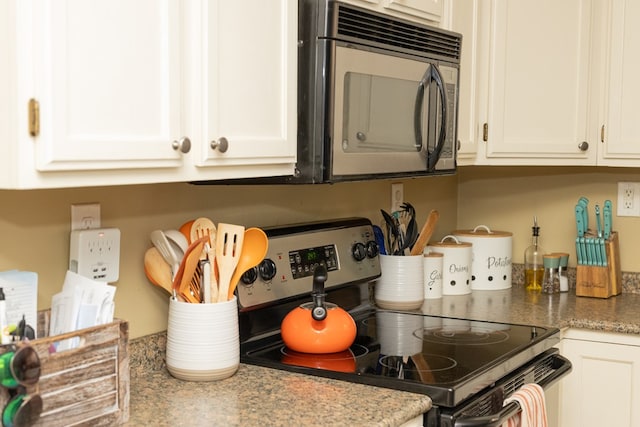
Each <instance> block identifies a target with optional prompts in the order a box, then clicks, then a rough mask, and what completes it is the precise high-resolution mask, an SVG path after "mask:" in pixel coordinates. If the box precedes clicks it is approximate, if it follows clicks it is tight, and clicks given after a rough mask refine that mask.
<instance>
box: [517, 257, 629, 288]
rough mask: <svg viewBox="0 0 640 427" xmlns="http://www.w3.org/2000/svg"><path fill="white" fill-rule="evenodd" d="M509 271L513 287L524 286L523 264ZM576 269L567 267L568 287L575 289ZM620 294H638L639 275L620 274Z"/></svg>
mask: <svg viewBox="0 0 640 427" xmlns="http://www.w3.org/2000/svg"><path fill="white" fill-rule="evenodd" d="M512 267H513V268H512V270H511V282H512V283H513V286H524V264H513V266H512ZM576 271H577V270H576V268H575V267H569V268H568V269H567V275H568V276H569V287H570V288H571V289H575V288H576ZM622 293H627V294H640V273H634V272H624V271H623V272H622Z"/></svg>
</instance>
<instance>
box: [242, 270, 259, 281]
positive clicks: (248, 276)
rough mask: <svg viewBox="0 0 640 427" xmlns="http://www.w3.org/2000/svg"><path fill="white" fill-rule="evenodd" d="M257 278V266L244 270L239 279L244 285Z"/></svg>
mask: <svg viewBox="0 0 640 427" xmlns="http://www.w3.org/2000/svg"><path fill="white" fill-rule="evenodd" d="M257 278H258V268H257V267H253V268H250V269H249V270H247V271H245V272H244V273H243V274H242V276H240V281H242V283H244V284H245V285H251V284H252V283H253V282H255V281H256V279H257Z"/></svg>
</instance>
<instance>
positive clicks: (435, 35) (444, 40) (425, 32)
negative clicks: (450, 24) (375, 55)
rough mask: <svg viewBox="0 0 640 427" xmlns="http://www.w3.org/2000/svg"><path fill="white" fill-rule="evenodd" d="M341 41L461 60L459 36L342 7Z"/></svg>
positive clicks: (340, 9)
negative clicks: (365, 43) (366, 43)
mask: <svg viewBox="0 0 640 427" xmlns="http://www.w3.org/2000/svg"><path fill="white" fill-rule="evenodd" d="M337 35H338V38H340V39H345V40H353V41H359V42H363V41H368V42H370V43H372V44H373V45H375V46H377V47H385V46H386V47H387V48H389V47H390V46H391V47H395V48H400V49H402V50H404V51H411V52H412V53H413V54H417V55H420V56H428V57H437V58H445V59H449V60H454V62H459V61H460V49H461V38H460V36H459V35H457V34H455V33H450V32H445V31H440V30H438V29H436V28H430V27H426V26H421V25H415V24H412V23H410V22H407V21H402V20H400V19H397V18H393V17H390V16H386V15H381V14H377V13H373V12H369V11H367V10H364V9H359V8H354V7H351V6H348V5H344V4H340V8H339V11H338V25H337Z"/></svg>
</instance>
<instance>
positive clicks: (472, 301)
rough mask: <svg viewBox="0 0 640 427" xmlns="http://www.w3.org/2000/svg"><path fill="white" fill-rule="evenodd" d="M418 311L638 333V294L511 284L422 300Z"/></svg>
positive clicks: (541, 324)
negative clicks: (593, 294)
mask: <svg viewBox="0 0 640 427" xmlns="http://www.w3.org/2000/svg"><path fill="white" fill-rule="evenodd" d="M422 312H423V313H425V314H431V315H435V316H446V317H458V318H464V319H469V320H489V321H494V322H503V323H517V324H527V325H535V326H555V327H557V328H568V327H571V328H582V329H590V330H595V331H600V332H618V333H626V334H640V294H627V293H622V294H620V295H617V296H614V297H610V298H607V299H600V298H588V297H577V296H576V294H575V290H574V289H571V290H570V291H569V292H564V293H559V294H553V295H547V294H540V293H529V292H526V291H525V290H524V288H523V286H516V285H514V286H513V287H512V288H511V289H506V290H501V291H473V292H472V293H471V294H469V295H458V296H448V295H447V296H443V297H442V298H440V299H434V300H425V302H424V304H423V305H422Z"/></svg>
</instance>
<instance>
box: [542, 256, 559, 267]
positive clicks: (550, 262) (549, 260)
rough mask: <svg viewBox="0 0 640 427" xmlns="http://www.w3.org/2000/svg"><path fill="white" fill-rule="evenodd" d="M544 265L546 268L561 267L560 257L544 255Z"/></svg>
mask: <svg viewBox="0 0 640 427" xmlns="http://www.w3.org/2000/svg"><path fill="white" fill-rule="evenodd" d="M542 263H543V264H544V268H558V267H560V255H557V254H545V255H542Z"/></svg>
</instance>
